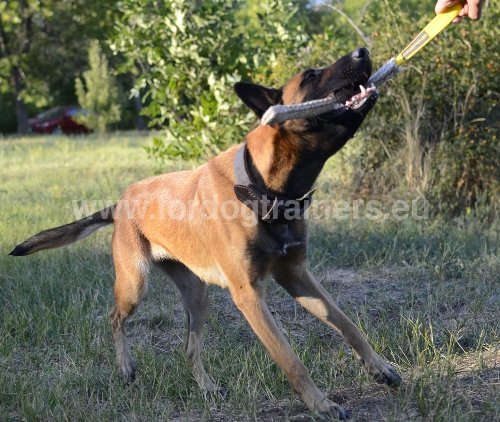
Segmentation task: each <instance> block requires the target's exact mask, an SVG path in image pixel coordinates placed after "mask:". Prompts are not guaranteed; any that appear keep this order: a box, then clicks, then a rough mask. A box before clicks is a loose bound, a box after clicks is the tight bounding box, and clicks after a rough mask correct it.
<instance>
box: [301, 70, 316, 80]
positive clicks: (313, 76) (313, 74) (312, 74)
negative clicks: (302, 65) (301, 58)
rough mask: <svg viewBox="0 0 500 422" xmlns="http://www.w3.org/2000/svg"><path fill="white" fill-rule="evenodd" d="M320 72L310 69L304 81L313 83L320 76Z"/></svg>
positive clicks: (305, 73) (305, 74) (306, 72)
mask: <svg viewBox="0 0 500 422" xmlns="http://www.w3.org/2000/svg"><path fill="white" fill-rule="evenodd" d="M318 74H319V72H318V71H317V70H316V69H308V70H306V71H305V72H304V78H303V81H304V82H306V81H313V80H314V79H316V76H318Z"/></svg>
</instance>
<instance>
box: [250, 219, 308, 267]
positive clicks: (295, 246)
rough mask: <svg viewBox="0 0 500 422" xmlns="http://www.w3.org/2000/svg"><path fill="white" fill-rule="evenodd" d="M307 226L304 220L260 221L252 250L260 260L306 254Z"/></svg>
mask: <svg viewBox="0 0 500 422" xmlns="http://www.w3.org/2000/svg"><path fill="white" fill-rule="evenodd" d="M306 251H307V227H306V225H305V223H304V221H303V220H298V221H291V222H286V223H260V224H259V227H258V230H257V236H256V238H255V239H254V241H253V242H252V243H251V245H250V252H251V254H252V255H253V257H254V258H255V259H256V260H257V261H260V262H263V261H266V258H268V259H276V258H283V257H289V256H291V255H297V254H299V255H305V253H306Z"/></svg>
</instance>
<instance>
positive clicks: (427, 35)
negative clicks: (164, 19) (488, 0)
mask: <svg viewBox="0 0 500 422" xmlns="http://www.w3.org/2000/svg"><path fill="white" fill-rule="evenodd" d="M462 8H463V5H462V4H460V3H458V4H455V5H454V6H451V7H450V8H448V9H446V10H445V11H444V12H443V13H439V14H438V15H437V16H436V17H435V18H434V19H433V20H431V21H430V22H429V24H428V25H427V26H426V27H425V28H424V29H423V30H422V32H420V34H418V35H417V36H416V37H415V38H414V39H413V41H412V42H411V43H410V44H408V46H407V47H406V48H405V49H404V50H403V51H402V52H401V53H399V54H398V56H397V57H396V64H397V65H398V66H399V65H401V64H403V63H404V62H405V61H406V60H408V59H409V58H410V57H413V55H414V54H416V53H417V52H418V51H420V50H421V49H422V48H423V47H424V46H425V45H426V44H427V43H428V42H429V41H430V40H432V39H433V38H434V37H435V36H436V35H437V34H439V33H440V32H441V31H442V30H443V29H444V28H446V27H447V26H448V25H449V24H450V23H451V21H452V20H453V19H455V18H456V17H457V16H458V14H459V13H460V11H461V10H462Z"/></svg>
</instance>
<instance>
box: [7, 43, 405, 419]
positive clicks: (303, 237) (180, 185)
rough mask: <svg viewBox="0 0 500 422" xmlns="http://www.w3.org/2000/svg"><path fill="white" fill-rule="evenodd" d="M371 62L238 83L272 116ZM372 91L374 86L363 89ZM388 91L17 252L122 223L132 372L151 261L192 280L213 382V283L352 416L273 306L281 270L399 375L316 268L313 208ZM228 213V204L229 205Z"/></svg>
mask: <svg viewBox="0 0 500 422" xmlns="http://www.w3.org/2000/svg"><path fill="white" fill-rule="evenodd" d="M370 73H371V60H370V58H369V54H368V51H367V50H366V49H363V48H360V49H357V50H355V51H354V52H352V53H351V54H348V55H346V56H344V57H342V58H340V59H339V60H338V61H337V62H335V63H334V64H332V65H331V66H328V67H324V68H319V69H308V70H305V71H303V72H300V73H298V74H297V75H295V76H294V77H293V78H292V79H291V80H289V81H288V82H287V83H286V84H285V85H284V86H283V87H282V88H280V89H274V88H266V87H263V86H259V85H256V84H252V83H245V82H240V83H237V84H236V85H235V91H236V94H237V95H238V96H239V97H240V98H241V100H242V101H243V102H244V103H245V104H246V105H247V106H248V107H250V108H251V109H252V110H253V111H254V112H255V114H256V115H257V116H258V117H259V118H260V117H261V116H262V115H263V113H264V112H265V111H266V110H267V109H268V108H269V107H270V106H272V105H276V104H283V105H290V104H299V103H302V102H305V101H309V100H314V99H321V98H324V97H326V96H327V95H335V97H336V98H339V99H349V98H352V97H356V98H359V96H360V94H359V93H360V88H359V86H360V85H361V86H362V85H364V84H366V82H367V80H368V78H369V76H370ZM361 91H364V90H363V89H362V90H361ZM375 102H376V95H372V96H369V98H365V99H364V100H363V101H362V102H361V104H359V106H358V107H357V108H354V107H353V108H349V109H347V110H346V111H345V112H343V113H341V114H340V115H338V114H332V113H325V114H323V115H320V116H317V117H314V118H306V119H300V118H299V119H294V120H289V121H286V122H283V123H280V124H276V125H272V126H269V125H259V126H257V127H256V128H255V129H253V130H252V131H250V132H249V133H248V134H247V135H246V138H245V142H244V144H242V145H241V144H240V145H236V146H233V147H231V148H229V149H228V150H227V151H225V152H223V153H222V154H220V155H218V156H216V157H215V158H212V159H211V160H209V161H208V162H207V163H205V164H204V165H202V166H200V167H198V168H197V169H195V170H193V171H180V172H175V173H167V174H163V175H160V176H155V177H152V178H149V179H146V180H143V181H141V182H138V183H135V184H133V185H131V186H130V187H129V188H128V189H127V190H126V191H125V193H124V194H123V196H122V198H121V199H120V201H119V202H118V203H117V204H116V205H115V206H113V207H110V208H107V209H105V210H102V211H99V212H97V213H95V214H93V215H91V216H89V217H86V218H84V219H81V220H79V221H75V222H73V223H70V224H67V225H64V226H61V227H57V228H53V229H50V230H46V231H43V232H41V233H39V234H36V235H34V236H33V237H31V238H29V239H28V240H26V241H25V242H23V243H21V244H20V245H18V246H17V247H16V248H15V249H14V250H13V251H12V253H11V255H16V256H19V255H28V254H31V253H34V252H37V251H39V250H42V249H49V248H54V247H59V246H63V245H67V244H70V243H72V242H76V241H78V240H80V239H83V238H84V237H86V236H88V235H89V234H91V233H92V232H94V231H96V230H98V229H100V228H101V227H104V226H107V225H109V224H114V232H113V259H114V266H115V273H116V281H115V286H114V294H115V305H114V307H113V309H112V310H111V312H110V318H111V324H112V331H113V341H114V346H115V350H116V356H117V360H118V364H119V367H120V370H121V373H122V374H123V376H124V377H125V378H126V380H128V381H133V379H134V377H135V367H136V365H135V362H134V360H133V358H132V355H131V353H130V349H129V346H128V344H127V339H126V331H125V322H126V320H127V318H128V317H129V316H130V315H131V314H132V312H133V311H134V310H135V309H136V308H137V306H138V304H139V302H140V301H141V299H142V297H143V296H144V293H145V291H146V287H147V273H148V268H149V266H150V264H151V263H155V264H157V265H158V266H160V267H161V268H162V269H163V270H165V272H166V273H167V274H168V275H169V276H170V278H172V280H173V281H174V283H175V285H176V286H177V287H178V289H179V290H180V293H181V295H182V299H183V303H184V307H185V310H186V314H187V319H188V333H187V342H186V352H187V356H188V358H189V361H190V362H191V364H192V368H193V375H194V378H195V379H196V381H197V383H198V384H199V386H200V387H201V388H202V389H203V390H205V391H218V386H217V384H216V383H215V382H214V381H213V380H212V379H211V378H210V377H209V375H208V374H207V373H206V372H205V369H204V367H203V363H202V361H201V357H200V354H201V353H200V349H201V347H200V337H201V331H202V328H203V325H204V324H205V321H206V316H207V312H206V310H207V300H208V298H207V286H208V284H216V285H218V286H220V287H224V288H228V289H229V291H230V293H231V296H232V299H233V300H234V303H235V304H236V306H237V307H238V309H239V310H240V311H241V313H242V314H243V315H244V316H245V318H246V319H247V321H248V323H249V324H250V326H251V327H252V329H253V331H254V332H255V334H256V335H257V336H258V337H259V339H260V340H261V341H262V343H263V344H264V346H265V347H266V349H267V350H268V352H269V354H270V355H271V357H272V358H273V359H274V361H275V362H276V363H277V364H278V365H279V366H280V368H281V369H282V370H283V371H284V372H285V374H286V376H287V378H288V380H289V381H290V383H291V384H292V387H293V388H294V389H295V391H296V392H297V393H298V394H299V395H300V397H301V398H302V400H303V401H304V403H305V404H306V405H307V406H308V407H309V409H311V411H313V412H317V413H319V414H320V415H324V416H326V417H338V418H340V419H346V418H348V417H349V415H350V412H349V411H347V410H346V409H344V408H343V407H342V406H340V405H338V404H336V403H333V402H332V401H330V400H329V399H328V398H327V397H326V396H325V394H323V393H322V392H321V391H320V390H319V389H318V387H317V386H316V385H315V384H314V382H313V380H312V379H311V377H310V375H309V372H308V370H307V368H306V367H305V366H304V365H303V363H302V362H301V361H300V360H299V358H298V357H297V356H296V354H295V353H294V352H293V350H292V348H291V347H290V345H289V343H288V341H287V339H286V338H285V336H284V335H283V334H282V332H281V331H280V330H279V329H278V327H277V325H276V322H275V321H274V319H273V317H272V315H271V313H270V312H269V309H268V307H267V305H266V285H267V280H268V278H269V276H270V275H272V276H273V277H274V279H275V280H276V281H277V282H278V283H279V284H280V285H281V286H283V287H284V288H285V289H286V290H287V291H288V292H289V293H290V295H291V296H293V297H294V298H295V299H296V300H297V301H298V302H299V303H300V304H301V305H302V306H303V307H304V308H305V309H307V310H308V311H309V312H310V313H312V314H313V315H315V316H316V317H318V318H319V319H320V320H322V321H323V322H325V323H326V324H328V325H329V326H331V327H332V328H334V329H335V330H337V331H338V332H340V333H341V334H342V335H343V336H344V337H345V339H346V340H347V342H348V343H349V344H350V345H351V346H352V348H353V349H354V352H355V354H356V356H357V358H358V359H359V361H360V362H362V364H363V365H364V366H365V368H366V369H367V370H368V372H369V373H370V374H372V375H373V377H374V378H375V380H376V381H377V382H380V383H386V384H388V385H392V386H397V385H399V384H400V382H401V378H400V377H399V375H398V374H397V373H396V371H395V370H394V369H393V368H392V367H391V365H389V364H388V363H387V362H386V360H385V359H383V358H382V357H381V356H379V355H378V354H377V353H376V352H375V351H374V350H373V349H372V347H371V346H370V345H369V344H368V342H367V340H366V339H365V337H364V336H363V335H362V334H361V332H360V331H359V329H358V328H357V327H356V325H354V323H353V322H351V321H350V320H349V318H347V316H346V315H345V314H344V313H343V312H342V311H341V310H340V309H339V308H338V307H337V305H336V304H335V302H334V301H333V299H332V298H331V297H330V295H329V294H328V293H327V291H326V290H325V289H324V288H323V287H322V286H321V285H320V284H319V283H318V281H317V280H316V279H315V278H314V276H313V275H312V274H311V272H310V271H309V269H308V263H307V254H306V252H307V236H308V235H307V226H308V224H307V218H306V217H307V214H306V213H305V209H306V208H307V206H308V205H309V203H310V202H311V195H312V191H313V184H314V182H315V180H316V178H317V177H318V175H319V173H320V171H321V169H322V167H323V165H324V164H325V162H326V160H327V159H328V158H329V157H331V156H332V155H333V154H334V153H335V152H337V151H338V150H339V149H340V148H342V146H343V145H344V144H345V143H346V142H347V141H348V140H349V139H350V138H351V137H352V136H353V135H354V133H355V132H356V130H357V129H358V128H359V126H360V125H361V123H362V122H363V120H364V118H365V116H366V115H367V113H368V112H369V110H370V109H371V108H372V107H373V105H374V104H375ZM223 214H226V215H223Z"/></svg>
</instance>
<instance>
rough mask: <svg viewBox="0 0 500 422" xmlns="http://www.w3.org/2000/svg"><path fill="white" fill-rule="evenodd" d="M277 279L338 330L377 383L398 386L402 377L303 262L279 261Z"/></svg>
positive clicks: (301, 301) (320, 317)
mask: <svg viewBox="0 0 500 422" xmlns="http://www.w3.org/2000/svg"><path fill="white" fill-rule="evenodd" d="M273 273H274V276H275V278H276V281H277V282H278V283H279V284H281V286H283V287H284V288H285V289H286V290H287V291H288V293H290V295H292V296H293V297H294V298H295V299H296V300H297V301H298V302H299V303H300V304H301V305H302V306H303V307H304V308H305V309H306V310H307V311H309V312H310V313H311V314H313V315H315V316H316V317H317V318H319V319H320V320H322V321H323V322H325V323H326V324H328V325H329V326H331V327H332V328H334V329H335V330H337V331H339V332H340V333H341V334H342V335H343V336H344V337H345V339H346V340H347V342H348V343H349V344H350V345H351V347H352V348H353V349H354V351H355V352H356V355H357V356H358V358H359V359H360V361H361V362H362V363H363V364H364V366H365V367H366V369H367V370H368V372H369V373H370V374H371V375H373V377H374V378H375V380H376V381H377V382H379V383H385V384H388V385H392V386H397V385H399V384H400V383H401V377H400V376H399V375H398V373H397V372H396V371H395V370H394V368H393V367H392V366H391V365H389V364H388V363H387V362H386V360H385V359H383V358H382V357H381V356H379V355H378V354H377V353H376V352H375V351H374V350H373V349H372V347H371V346H370V345H369V344H368V341H367V340H366V338H365V336H364V335H363V334H362V333H361V331H359V329H358V327H356V325H355V324H354V323H353V322H352V321H351V320H350V319H349V318H348V317H347V316H346V315H345V314H344V313H343V312H342V311H341V310H340V309H339V308H338V306H337V305H336V304H335V302H334V301H333V299H332V297H331V296H330V295H329V294H328V292H327V291H326V290H325V289H324V288H323V286H322V285H321V284H320V283H319V282H318V281H317V280H316V279H315V278H314V276H313V275H312V274H311V273H310V272H309V270H308V269H307V266H306V264H305V263H303V264H298V265H297V264H295V263H290V262H287V261H285V262H281V263H279V264H277V265H276V266H275V268H274V269H273Z"/></svg>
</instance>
